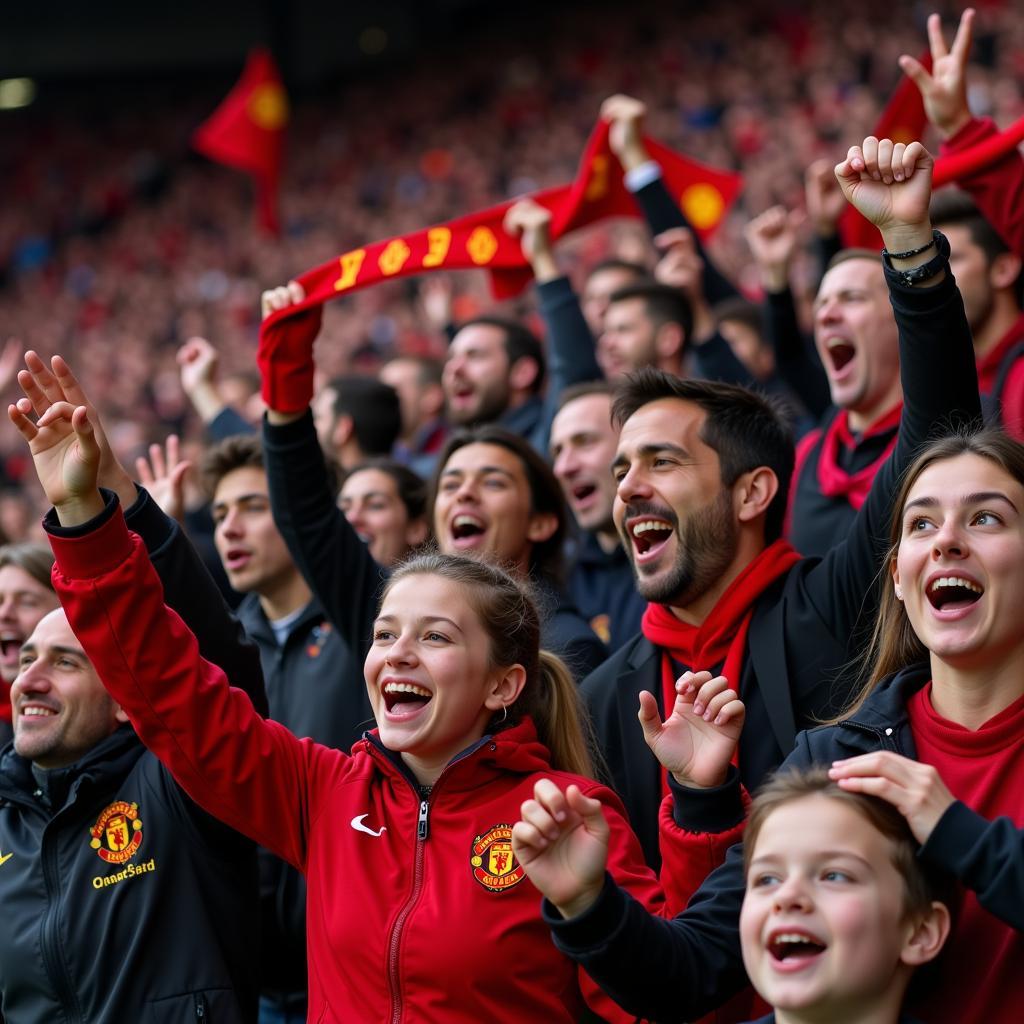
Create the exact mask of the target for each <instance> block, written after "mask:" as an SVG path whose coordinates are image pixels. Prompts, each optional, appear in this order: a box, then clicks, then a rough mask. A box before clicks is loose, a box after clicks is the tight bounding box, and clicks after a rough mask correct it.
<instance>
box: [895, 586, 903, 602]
mask: <svg viewBox="0 0 1024 1024" xmlns="http://www.w3.org/2000/svg"><path fill="white" fill-rule="evenodd" d="M896 600H897V601H902V600H903V588H902V587H901V586H900V585H899V584H896Z"/></svg>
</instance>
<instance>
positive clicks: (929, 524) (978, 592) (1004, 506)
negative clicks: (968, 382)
mask: <svg viewBox="0 0 1024 1024" xmlns="http://www.w3.org/2000/svg"><path fill="white" fill-rule="evenodd" d="M893 582H894V584H895V587H896V593H897V596H899V597H901V599H902V601H903V604H904V606H905V608H906V611H907V617H908V618H909V619H910V624H911V626H912V627H913V629H914V632H915V633H916V634H917V636H918V638H919V639H920V640H921V642H922V643H923V644H924V645H925V646H926V647H927V648H928V649H929V650H930V651H931V652H932V656H933V658H938V659H939V660H940V661H941V662H943V663H945V664H948V665H950V666H953V667H955V668H963V669H970V668H974V667H978V666H982V667H983V666H985V665H993V664H996V663H998V662H999V661H1001V660H1003V659H1005V658H1006V657H1008V656H1012V655H1014V654H1015V653H1020V654H1021V655H1022V656H1024V635H1022V632H1021V629H1020V609H1021V607H1024V486H1022V485H1021V484H1020V483H1019V482H1018V481H1017V480H1015V479H1014V478H1013V477H1012V476H1010V474H1009V473H1007V472H1006V471H1005V470H1004V469H1002V468H1001V467H1000V466H999V465H997V464H996V463H995V462H992V461H991V460H990V459H986V458H983V457H982V456H980V455H974V454H964V455H959V456H957V457H956V458H952V459H945V460H943V461H941V462H935V463H932V465H930V466H929V467H928V468H927V469H925V470H924V472H922V473H921V475H920V476H919V477H918V478H917V480H916V481H915V482H914V485H913V486H912V487H911V488H910V491H909V492H908V494H907V501H906V503H905V505H904V508H903V524H902V530H901V539H900V545H899V550H898V552H897V556H896V562H895V565H894V567H893Z"/></svg>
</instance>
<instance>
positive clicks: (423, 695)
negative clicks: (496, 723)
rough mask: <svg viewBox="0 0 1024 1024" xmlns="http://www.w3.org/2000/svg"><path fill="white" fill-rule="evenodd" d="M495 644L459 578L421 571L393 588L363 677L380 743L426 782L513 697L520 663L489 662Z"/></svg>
mask: <svg viewBox="0 0 1024 1024" xmlns="http://www.w3.org/2000/svg"><path fill="white" fill-rule="evenodd" d="M490 652H491V641H490V637H489V636H488V635H487V632H486V630H485V629H484V627H483V625H482V623H481V622H480V618H479V616H478V614H477V612H476V610H475V609H474V608H473V606H472V605H471V604H470V602H469V600H468V599H467V588H466V587H464V586H460V585H459V584H458V583H455V582H454V581H452V580H447V579H444V578H442V577H440V576H434V575H430V574H426V573H416V574H413V575H411V576H406V577H404V578H402V579H400V580H398V581H397V582H396V583H395V584H393V585H392V586H391V587H390V588H389V589H388V591H387V593H386V595H385V597H384V603H383V605H382V606H381V610H380V615H378V617H377V621H376V622H375V623H374V633H373V645H372V647H371V648H370V652H369V654H368V655H367V656H366V663H365V665H364V670H363V671H364V674H365V677H366V687H367V692H368V693H369V696H370V704H371V706H372V707H373V709H374V716H375V718H376V719H377V727H378V730H379V735H380V739H381V742H382V743H383V744H384V746H386V747H387V748H388V749H389V750H396V751H398V752H400V753H401V754H402V757H403V759H404V760H405V761H406V763H407V764H409V766H410V767H411V768H412V770H413V772H414V773H415V774H416V777H417V778H418V779H419V780H420V781H421V782H423V783H425V784H430V783H432V782H433V781H434V780H435V779H436V778H437V775H438V774H440V772H441V770H442V769H443V768H444V766H445V765H446V764H447V763H448V762H449V761H450V760H451V759H452V758H453V757H455V755H456V754H458V753H459V752H460V751H462V750H465V749H466V747H468V746H470V745H471V744H472V743H474V742H476V741H477V740H478V739H480V738H481V737H482V736H483V735H484V731H485V729H486V727H487V724H488V722H489V721H490V720H491V717H492V716H493V715H494V713H495V712H497V711H500V710H501V708H502V707H503V706H505V705H507V704H511V703H513V702H514V700H515V698H516V697H517V696H518V694H519V690H520V689H521V687H522V682H523V676H524V673H523V671H522V668H521V666H513V667H511V668H510V667H495V666H492V665H491V663H490Z"/></svg>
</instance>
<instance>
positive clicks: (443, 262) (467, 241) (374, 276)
mask: <svg viewBox="0 0 1024 1024" xmlns="http://www.w3.org/2000/svg"><path fill="white" fill-rule="evenodd" d="M645 142H646V145H647V148H648V151H649V152H650V153H651V156H652V158H653V159H655V160H657V162H658V163H659V164H660V165H661V170H662V176H663V179H664V181H665V184H666V186H667V187H668V189H669V191H670V192H671V193H672V196H673V197H674V198H675V199H676V200H677V201H678V202H679V204H680V207H681V208H682V209H683V211H684V212H685V213H686V215H687V217H688V218H689V220H690V223H691V224H692V225H693V227H694V229H695V230H696V231H697V232H698V234H700V235H701V237H705V238H706V237H707V236H708V235H710V234H711V233H712V232H713V231H714V230H715V228H717V227H718V225H719V224H720V223H721V221H722V219H723V218H724V216H725V214H726V213H727V212H728V210H729V207H730V206H732V204H733V202H735V200H736V197H737V196H738V195H739V192H740V189H741V188H742V179H741V177H740V176H739V175H738V174H734V173H730V172H724V171H719V170H716V169H714V168H712V167H708V166H706V165H704V164H701V163H698V162H697V161H695V160H690V159H688V158H686V157H683V156H680V155H679V154H678V153H674V152H672V150H669V149H666V148H665V147H664V146H662V145H660V144H659V143H657V142H655V141H653V140H651V139H646V140H645ZM622 177H623V175H622V168H621V166H620V165H619V162H618V159H617V158H616V157H615V155H614V154H613V153H612V152H611V149H610V148H609V146H608V125H607V123H606V122H603V121H598V123H597V125H596V127H595V128H594V131H593V133H592V134H591V136H590V139H589V140H588V142H587V146H586V149H585V150H584V153H583V157H582V159H581V161H580V168H579V171H578V173H577V176H576V179H575V180H574V181H573V182H572V184H569V185H561V186H558V187H556V188H550V189H545V190H544V191H541V192H537V193H534V195H533V196H532V198H533V199H534V200H535V201H536V202H538V203H540V204H541V205H542V206H546V207H547V208H548V209H549V210H551V212H552V215H553V217H552V225H551V227H552V231H551V234H552V238H553V239H554V240H557V239H559V238H562V237H563V236H565V235H567V234H569V233H570V232H572V231H575V230H577V229H579V228H582V227H584V226H586V225H588V224H592V223H594V222H595V221H598V220H602V219H604V218H606V217H640V216H641V212H640V208H639V207H638V206H637V203H636V200H635V199H634V198H633V196H632V194H631V193H630V192H629V191H628V189H626V187H625V185H624V184H623V180H622ZM514 201H515V200H506V201H505V202H503V203H501V204H499V205H498V206H492V207H490V208H489V209H486V210H481V211H479V212H478V213H472V214H468V215H467V216H465V217H459V218H458V219H456V220H452V221H449V222H448V223H446V224H436V225H434V226H433V227H429V228H425V229H424V230H422V231H417V232H414V233H413V234H408V235H401V236H398V237H396V238H388V239H385V240H383V241H380V242H372V243H370V244H368V245H365V246H362V247H361V248H358V249H353V250H352V251H351V252H346V253H342V254H341V255H340V256H338V257H336V258H335V259H333V260H331V261H330V262H329V263H324V264H321V265H320V266H319V267H314V268H313V269H312V270H307V271H306V272H305V273H304V274H300V275H299V276H298V277H297V278H296V280H297V281H299V282H300V283H301V284H302V286H303V288H304V289H305V292H306V298H305V301H303V302H302V303H301V304H298V305H296V306H291V307H289V308H288V309H287V310H282V311H280V312H278V313H275V314H273V319H275V320H277V319H283V318H285V317H287V316H293V315H294V314H296V313H298V312H300V311H302V310H303V309H309V308H310V307H311V306H316V305H319V304H321V303H323V302H327V301H329V300H330V299H335V298H338V297H340V296H342V295H346V294H348V293H349V292H352V291H355V290H357V289H359V288H365V287H367V286H369V285H372V284H378V283H379V282H381V281H387V280H389V279H392V278H399V277H410V276H412V275H414V274H422V273H427V272H429V271H432V270H467V269H473V268H480V269H483V270H487V271H488V273H489V274H490V276H491V288H492V291H493V293H494V296H495V298H499V299H502V298H508V297H511V296H513V295H517V294H519V292H521V291H522V290H523V288H525V287H526V285H527V284H529V282H530V280H531V279H532V275H531V272H530V268H529V265H528V263H527V262H526V260H525V259H524V258H523V253H522V249H521V247H520V244H519V239H518V238H513V237H511V236H509V235H507V234H505V232H504V230H503V228H502V222H503V220H504V218H505V213H506V211H507V210H508V208H509V207H510V206H511V205H512V203H513V202H514Z"/></svg>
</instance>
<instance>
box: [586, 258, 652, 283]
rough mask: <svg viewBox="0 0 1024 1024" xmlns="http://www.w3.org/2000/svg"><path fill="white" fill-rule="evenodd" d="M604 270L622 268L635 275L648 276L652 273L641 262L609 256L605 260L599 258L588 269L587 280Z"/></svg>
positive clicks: (639, 276) (638, 276) (637, 276)
mask: <svg viewBox="0 0 1024 1024" xmlns="http://www.w3.org/2000/svg"><path fill="white" fill-rule="evenodd" d="M602 270H622V271H625V272H626V273H627V274H632V275H633V276H634V277H636V278H638V279H640V278H648V277H649V276H650V275H649V273H648V271H647V268H646V267H645V266H643V265H642V264H640V263H634V262H633V261H632V260H624V259H622V257H621V256H607V257H606V258H605V259H603V260H598V261H597V263H595V264H594V265H593V266H592V267H591V268H590V269H589V270H588V271H587V280H588V281H589V280H590V279H591V278H592V277H593V276H594V275H595V274H600V273H601V271H602Z"/></svg>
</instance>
